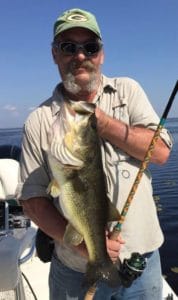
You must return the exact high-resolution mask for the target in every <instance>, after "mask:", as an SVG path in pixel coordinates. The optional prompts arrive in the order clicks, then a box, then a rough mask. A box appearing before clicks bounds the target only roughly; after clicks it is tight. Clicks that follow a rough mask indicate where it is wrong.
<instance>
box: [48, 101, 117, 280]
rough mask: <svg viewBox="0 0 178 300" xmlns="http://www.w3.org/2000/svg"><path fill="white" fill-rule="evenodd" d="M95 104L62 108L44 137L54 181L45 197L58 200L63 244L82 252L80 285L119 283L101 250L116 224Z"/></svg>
mask: <svg viewBox="0 0 178 300" xmlns="http://www.w3.org/2000/svg"><path fill="white" fill-rule="evenodd" d="M94 110H95V105H94V104H92V103H86V102H83V101H80V102H73V101H71V102H69V103H65V104H64V105H63V107H62V108H61V111H60V116H59V117H58V119H57V120H56V122H55V123H54V126H53V127H52V131H51V133H50V137H49V150H48V160H49V164H50V168H51V170H52V174H53V177H54V180H53V181H52V182H51V184H50V186H49V190H50V192H51V194H52V195H53V196H54V197H56V196H59V201H60V207H62V212H63V214H64V216H65V218H66V219H67V220H68V226H67V227H66V232H65V234H64V242H65V243H67V244H71V245H76V246H77V245H79V244H80V243H81V242H82V241H83V239H84V242H85V244H86V248H87V251H88V257H89V258H88V263H87V268H86V274H85V284H86V285H87V286H92V285H93V284H94V283H97V282H98V281H100V280H101V281H105V282H106V283H107V284H108V285H110V286H117V285H119V284H120V278H119V275H118V271H117V269H116V266H115V265H114V264H113V263H112V261H111V259H110V257H109V255H108V253H107V249H106V234H105V232H106V228H107V223H108V222H110V221H116V220H118V219H119V212H118V211H117V210H116V208H115V206H114V205H112V204H111V202H110V201H109V200H108V198H107V193H106V184H105V177H104V173H103V167H102V160H101V151H100V142H99V137H98V135H97V130H96V119H95V114H94Z"/></svg>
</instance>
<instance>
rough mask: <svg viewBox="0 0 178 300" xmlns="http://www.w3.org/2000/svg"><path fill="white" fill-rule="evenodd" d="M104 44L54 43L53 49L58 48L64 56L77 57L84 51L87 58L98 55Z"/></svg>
mask: <svg viewBox="0 0 178 300" xmlns="http://www.w3.org/2000/svg"><path fill="white" fill-rule="evenodd" d="M102 46H103V44H102V43H101V42H99V41H98V42H87V43H84V44H78V43H74V42H59V43H57V42H54V43H53V47H55V48H57V49H58V50H59V51H60V52H62V53H63V54H64V55H75V54H76V53H77V52H78V51H79V50H82V51H83V53H84V54H85V55H86V56H93V55H95V54H97V53H98V52H99V51H100V50H101V48H102Z"/></svg>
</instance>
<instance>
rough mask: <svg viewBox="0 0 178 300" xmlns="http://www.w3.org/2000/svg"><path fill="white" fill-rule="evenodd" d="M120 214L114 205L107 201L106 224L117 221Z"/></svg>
mask: <svg viewBox="0 0 178 300" xmlns="http://www.w3.org/2000/svg"><path fill="white" fill-rule="evenodd" d="M119 219H120V213H119V211H118V209H117V208H116V207H115V205H114V204H113V203H112V202H111V201H110V200H109V199H108V222H112V221H118V220H119Z"/></svg>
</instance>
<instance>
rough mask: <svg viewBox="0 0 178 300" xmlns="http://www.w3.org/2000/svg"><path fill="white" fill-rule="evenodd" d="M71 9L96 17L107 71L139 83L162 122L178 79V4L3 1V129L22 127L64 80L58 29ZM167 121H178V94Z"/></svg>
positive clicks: (177, 0)
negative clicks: (54, 47) (55, 56)
mask: <svg viewBox="0 0 178 300" xmlns="http://www.w3.org/2000/svg"><path fill="white" fill-rule="evenodd" d="M70 8H81V9H86V10H89V11H91V12H92V13H93V14H95V16H96V18H97V21H98V23H99V26H100V29H101V32H102V37H103V42H104V52H105V62H104V65H103V66H102V72H103V73H104V74H105V75H106V76H109V77H115V76H117V77H121V76H126V77H131V78H133V79H135V80H137V81H138V82H139V83H140V84H141V86H142V87H143V89H144V90H145V92H146V94H147V95H148V97H149V99H150V102H151V104H152V105H153V107H154V108H155V110H156V112H157V113H158V115H159V116H160V117H161V116H162V113H163V111H164V109H165V106H166V104H167V101H168V99H169V97H170V94H171V92H172V89H173V87H174V85H175V83H176V81H177V79H178V0H149V1H145V0H110V1H106V0H105V1H104V0H95V1H94V0H85V1H84V0H70V1H69V0H0V128H15V127H22V126H23V124H24V122H25V119H26V118H27V116H28V115H29V114H30V112H31V111H32V110H33V109H34V108H35V107H37V106H38V105H39V104H40V103H41V102H43V101H44V100H46V99H48V98H49V97H50V96H51V94H52V91H53V89H54V88H55V86H56V85H57V83H58V82H59V81H60V76H59V73H58V70H57V67H56V65H55V64H54V62H53V60H52V56H51V42H52V38H53V24H54V22H55V20H56V19H57V17H58V16H59V15H60V14H61V13H62V12H63V11H64V10H66V9H70ZM168 117H178V95H177V96H176V98H175V100H174V103H173V105H172V108H171V111H170V113H169V115H168Z"/></svg>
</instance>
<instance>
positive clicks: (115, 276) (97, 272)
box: [83, 259, 121, 287]
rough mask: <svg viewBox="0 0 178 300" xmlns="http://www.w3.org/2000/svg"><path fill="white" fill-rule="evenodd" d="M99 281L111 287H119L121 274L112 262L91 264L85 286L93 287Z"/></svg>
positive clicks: (89, 264)
mask: <svg viewBox="0 0 178 300" xmlns="http://www.w3.org/2000/svg"><path fill="white" fill-rule="evenodd" d="M99 281H103V282H105V283H106V284H108V285H109V286H110V287H117V286H120V285H121V279H120V276H119V272H118V270H117V268H116V266H115V265H114V264H113V263H112V261H111V260H109V259H108V260H107V261H105V262H95V263H91V262H89V263H88V264H87V270H86V273H85V277H84V282H83V285H84V286H87V287H91V286H93V285H95V284H97V283H98V282H99Z"/></svg>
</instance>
